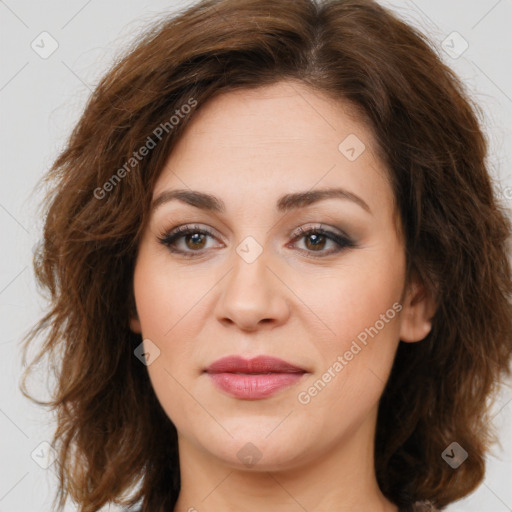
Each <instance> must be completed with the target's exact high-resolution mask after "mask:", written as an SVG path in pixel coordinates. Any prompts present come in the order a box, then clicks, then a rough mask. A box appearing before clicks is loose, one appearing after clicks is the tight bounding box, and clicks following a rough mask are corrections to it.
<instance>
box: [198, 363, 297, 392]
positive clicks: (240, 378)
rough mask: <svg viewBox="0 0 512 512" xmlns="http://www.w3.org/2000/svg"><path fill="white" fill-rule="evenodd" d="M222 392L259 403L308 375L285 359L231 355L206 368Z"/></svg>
mask: <svg viewBox="0 0 512 512" xmlns="http://www.w3.org/2000/svg"><path fill="white" fill-rule="evenodd" d="M205 372H206V373H207V375H208V377H210V379H211V380H212V382H213V384H214V385H215V386H216V387H217V388H218V389H220V390H221V391H223V392H225V393H227V394H229V395H231V396H234V397H235V398H240V399H243V400H260V399H262V398H267V397H269V396H271V395H274V394H275V393H277V392H278V391H280V390H282V389H284V388H286V387H288V386H292V385H294V384H296V383H297V382H299V380H301V379H302V377H303V376H304V375H305V374H306V373H307V372H306V370H304V369H303V368H300V367H298V366H295V365H293V364H291V363H288V362H287V361H284V360H283V359H278V358H276V357H272V356H258V357H255V358H252V359H244V358H243V357H240V356H228V357H223V358H221V359H218V360H217V361H215V362H214V363H212V364H211V365H210V366H208V368H206V369H205Z"/></svg>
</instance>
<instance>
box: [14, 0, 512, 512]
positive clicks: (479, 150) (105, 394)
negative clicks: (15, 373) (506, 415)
mask: <svg viewBox="0 0 512 512" xmlns="http://www.w3.org/2000/svg"><path fill="white" fill-rule="evenodd" d="M475 109H476V107H474V106H472V105H471V103H470V101H469V100H468V99H467V97H466V96H465V94H464V91H463V88H462V86H461V84H460V82H459V81H458V79H457V78H456V77H455V76H454V75H453V73H452V72H451V71H450V70H449V69H448V68H447V67H446V66H445V65H444V64H442V62H441V61H440V60H439V58H438V57H437V56H436V55H435V53H433V51H432V50H431V49H430V47H429V45H428V42H427V41H426V40H424V38H423V37H422V36H421V35H420V34H419V33H417V32H416V31H415V30H414V29H412V28H411V27H409V26H408V25H406V24H405V23H403V22H401V21H399V20H398V19H397V18H395V17H394V16H393V15H392V14H390V13H389V12H388V11H387V10H385V9H383V8H382V7H380V6H379V5H377V4H376V3H374V2H372V1H368V0H347V1H344V0H338V1H336V0H332V1H326V2H322V3H313V2H312V1H310V0H298V1H297V0H294V1H289V0H281V1H278V2H276V1H267V0H263V1H262V0H241V1H240V0H236V1H235V0H220V1H206V2H200V3H198V4H196V5H195V6H192V7H190V8H189V9H188V10H186V11H185V12H183V13H180V14H177V15H176V16H174V17H172V18H169V19H164V20H162V22H161V24H159V25H158V26H155V27H154V28H153V29H152V30H151V31H149V32H148V33H147V35H146V36H145V37H144V38H143V39H142V40H140V41H139V42H138V43H137V45H136V46H134V48H132V49H131V50H130V51H129V52H128V53H127V55H126V56H125V57H124V58H123V59H122V60H120V61H119V62H118V63H117V64H116V65H115V67H114V68H113V69H112V70H111V71H110V72H109V73H108V74H107V75H106V76H105V78H104V79H103V80H102V82H101V83H100V84H99V86H98V87H97V89H96V90H95V92H94V94H93V95H92V97H91V99H90V101H89V103H88V105H87V107H86V109H85V112H84V114H83V116H82V118H81V119H80V121H79V123H78V125H77V127H76V128H75V130H74V132H73V134H72V135H71V138H70V140H69V143H68V145H67V147H66V148H65V150H64V151H63V152H62V154H61V155H60V156H59V157H58V158H57V160H56V162H55V164H54V166H53V168H52V169H51V171H50V173H49V174H48V176H47V177H46V181H47V182H48V183H49V184H50V185H51V189H50V190H51V192H50V194H49V196H48V198H47V203H46V204H47V208H48V209H47V211H46V224H45V231H44V237H43V240H42V243H41V246H40V247H39V249H38V251H37V254H36V257H35V262H34V263H35V269H36V276H37V278H38V280H39V283H40V284H41V285H42V286H43V287H45V288H46V289H47V290H49V291H50V293H51V306H52V307H51V309H50V311H49V312H48V314H47V315H46V316H45V317H44V318H43V319H42V320H41V321H40V322H39V324H38V325H37V326H35V327H34V329H33V331H32V332H31V333H30V335H29V336H28V337H27V340H26V348H27V347H28V345H29V344H30V343H31V342H32V341H33V339H34V337H35V336H36V335H37V334H38V333H39V332H41V331H43V330H44V329H48V332H47V335H46V338H45V343H44V346H43V348H42V349H41V352H40V353H39V354H38V357H37V358H36V359H35V360H34V361H33V364H34V365H35V364H37V362H38V361H39V360H40V359H41V358H42V357H48V358H49V359H50V361H52V364H53V367H54V368H55V370H56V372H57V376H58V382H57V387H56V389H55V396H54V399H53V400H52V401H51V402H49V403H48V404H49V405H50V406H51V407H53V408H54V409H55V410H56V412H57V420H58V428H57V430H56V433H55V437H54V440H53V443H54V447H55V449H56V450H57V452H58V455H59V457H58V462H59V477H60V488H59V493H58V495H57V496H56V502H58V503H57V504H58V506H59V507H60V509H59V510H61V509H62V506H63V504H64V502H65V500H66V498H67V497H68V496H70V497H71V498H72V499H73V500H74V501H76V502H77V503H78V505H79V510H80V511H83V512H93V511H96V510H99V509H100V508H101V507H102V506H103V505H105V504H107V503H113V502H117V503H120V504H122V505H125V506H132V505H136V506H137V507H138V508H137V510H141V511H151V512H153V511H157V510H158V511H165V512H168V511H175V512H184V511H193V510H198V511H220V510H222V511H230V510H235V509H236V510H247V511H253V510H273V511H281V510H309V511H313V510H329V511H348V510H351V511H352V510H371V511H386V512H388V511H389V512H391V511H394V512H396V511H420V510H438V509H442V508H444V507H445V506H446V505H447V504H449V503H451V502H453V501H455V500H458V499H460V498H461V497H463V496H465V495H467V494H468V493H470V492H471V491H472V490H473V489H475V488H476V487H477V486H478V484H479V483H480V482H481V481H482V479H483V475H484V456H485V453H486V450H487V449H488V447H489V446H490V443H491V441H492V440H493V436H492V434H493V432H492V429H491V425H490V423H489V418H488V417H487V413H488V409H487V405H486V404H487V403H488V400H487V398H488V397H490V396H491V395H492V393H493V392H494V391H495V390H496V389H497V386H498V385H499V383H500V382H501V379H502V377H503V376H504V375H509V374H510V366H509V363H510V357H511V352H512V311H511V302H510V296H511V291H512V283H511V272H510V266H509V262H508V260H507V245H506V244H507V242H508V240H509V238H510V233H511V227H510V222H509V221H508V219H507V218H506V216H505V214H504V212H503V210H502V208H501V207H500V205H499V204H498V203H497V201H496V198H495V197H494V194H493V190H492V186H491V181H490V177H489V174H488V171H487V168H486V166H485V155H486V144H485V139H484V136H483V134H482V131H481V128H480V126H479V123H478V120H477V117H476V114H475ZM56 362H57V364H56ZM23 386H24V384H23ZM24 392H25V394H26V395H27V396H29V394H28V392H26V391H24ZM38 403H42V402H38Z"/></svg>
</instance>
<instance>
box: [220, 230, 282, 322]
mask: <svg viewBox="0 0 512 512" xmlns="http://www.w3.org/2000/svg"><path fill="white" fill-rule="evenodd" d="M270 256H271V254H270V249H268V248H266V249H264V248H263V247H262V246H261V245H260V244H259V243H258V242H257V241H256V240H255V239H254V238H252V237H247V238H246V239H244V240H242V242H241V243H240V244H239V245H238V246H237V247H236V251H234V252H233V258H232V263H233V269H232V271H231V272H230V273H229V275H228V276H227V278H226V280H225V281H224V285H223V290H222V293H221V297H220V298H219V301H218V304H217V318H218V319H219V320H220V321H223V322H229V323H235V324H238V325H239V327H241V328H243V329H253V328H255V327H257V326H258V324H259V323H260V322H261V323H268V322H272V323H273V324H278V323H280V322H282V321H284V320H285V319H286V318H287V315H288V301H287V299H286V293H285V291H284V290H283V287H282V286H280V284H279V283H280V282H279V279H277V277H276V276H275V275H274V272H272V271H271V270H270V268H271V267H272V262H271V261H270V260H271V258H270Z"/></svg>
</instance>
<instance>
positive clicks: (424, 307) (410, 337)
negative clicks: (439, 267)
mask: <svg viewBox="0 0 512 512" xmlns="http://www.w3.org/2000/svg"><path fill="white" fill-rule="evenodd" d="M402 305H403V309H402V313H401V325H400V340H401V341H405V342H407V343H411V342H415V341H421V340H423V339H425V338H426V336H427V335H428V334H429V333H430V331H431V329H432V318H433V316H434V313H435V310H436V304H435V301H434V298H433V297H432V296H431V294H429V293H428V291H427V290H426V288H425V286H424V285H423V283H421V282H420V281H419V279H418V278H417V277H416V278H414V279H413V280H412V281H411V283H410V285H409V286H408V288H407V290H406V293H405V299H404V301H403V303H402Z"/></svg>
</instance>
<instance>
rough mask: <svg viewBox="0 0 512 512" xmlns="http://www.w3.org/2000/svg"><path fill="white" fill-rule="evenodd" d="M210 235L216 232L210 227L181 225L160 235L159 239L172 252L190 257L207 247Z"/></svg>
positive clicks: (212, 235)
mask: <svg viewBox="0 0 512 512" xmlns="http://www.w3.org/2000/svg"><path fill="white" fill-rule="evenodd" d="M209 236H210V237H214V234H213V233H212V232H211V231H209V230H208V229H203V228H200V227H198V226H179V227H178V228H176V229H173V230H171V231H170V232H168V233H164V234H163V235H161V236H159V237H158V239H159V241H160V243H161V244H163V245H165V246H166V247H168V249H169V250H170V251H171V252H173V253H178V254H182V255H183V256H185V257H189V258H190V257H194V256H196V254H194V253H199V251H201V250H203V249H204V248H205V246H206V245H207V237H209ZM179 242H182V243H181V244H180V243H179ZM184 247H185V248H184Z"/></svg>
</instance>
